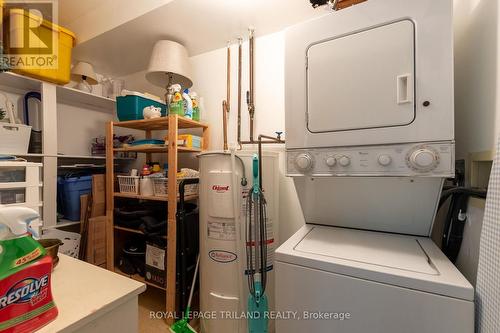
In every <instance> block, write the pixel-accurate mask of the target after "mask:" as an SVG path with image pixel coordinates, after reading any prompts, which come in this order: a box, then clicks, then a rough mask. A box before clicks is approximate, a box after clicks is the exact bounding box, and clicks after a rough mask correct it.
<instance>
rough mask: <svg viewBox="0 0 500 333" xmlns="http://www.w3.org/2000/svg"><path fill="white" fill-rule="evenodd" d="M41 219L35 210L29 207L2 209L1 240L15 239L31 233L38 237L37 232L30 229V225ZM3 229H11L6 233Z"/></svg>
mask: <svg viewBox="0 0 500 333" xmlns="http://www.w3.org/2000/svg"><path fill="white" fill-rule="evenodd" d="M38 218H40V215H39V214H38V213H37V212H36V211H35V210H33V209H31V208H27V207H2V208H0V226H1V227H2V228H1V231H2V233H1V238H3V239H6V238H14V237H18V236H22V235H24V234H26V233H30V234H32V235H33V236H35V237H38V234H37V232H36V231H35V230H34V229H33V228H31V227H30V223H31V222H33V221H34V220H36V219H38ZM3 229H9V231H10V232H6V231H5V230H3Z"/></svg>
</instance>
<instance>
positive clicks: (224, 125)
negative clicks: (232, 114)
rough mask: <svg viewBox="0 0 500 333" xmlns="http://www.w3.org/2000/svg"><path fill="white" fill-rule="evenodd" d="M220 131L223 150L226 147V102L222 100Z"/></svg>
mask: <svg viewBox="0 0 500 333" xmlns="http://www.w3.org/2000/svg"><path fill="white" fill-rule="evenodd" d="M222 131H223V139H224V150H227V149H228V146H227V102H226V101H222Z"/></svg>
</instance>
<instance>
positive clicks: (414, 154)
mask: <svg viewBox="0 0 500 333" xmlns="http://www.w3.org/2000/svg"><path fill="white" fill-rule="evenodd" d="M406 159H407V163H408V165H409V166H410V167H411V168H412V169H414V170H417V171H422V172H427V171H431V170H433V169H434V168H436V167H437V165H438V164H439V153H438V152H437V151H436V150H434V149H433V148H431V147H417V148H414V149H412V150H411V151H410V152H409V153H408V155H407V158H406Z"/></svg>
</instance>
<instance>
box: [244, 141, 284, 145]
mask: <svg viewBox="0 0 500 333" xmlns="http://www.w3.org/2000/svg"><path fill="white" fill-rule="evenodd" d="M261 143H262V144H266V145H268V144H276V143H278V144H284V143H285V141H284V140H282V141H271V140H268V141H261ZM241 144H242V145H257V144H259V140H254V141H241Z"/></svg>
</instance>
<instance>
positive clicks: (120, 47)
mask: <svg viewBox="0 0 500 333" xmlns="http://www.w3.org/2000/svg"><path fill="white" fill-rule="evenodd" d="M63 1H64V0H61V1H60V2H63ZM67 1H69V0H67ZM87 1H88V0H87ZM87 1H78V2H87ZM96 1H97V2H98V0H91V1H89V2H96ZM108 1H113V0H108ZM88 7H89V5H88V4H79V5H75V7H73V9H72V11H73V10H76V9H79V10H81V11H85V10H88ZM62 10H63V14H64V10H69V7H66V8H65V7H64V6H63V7H62ZM325 13H326V11H325V10H324V9H313V8H312V7H311V5H310V4H309V1H308V0H174V1H172V2H170V3H167V4H165V5H163V6H160V7H158V8H156V9H155V10H152V11H150V12H147V13H145V14H144V15H141V16H139V17H137V18H135V19H132V20H130V21H128V22H126V23H124V24H121V25H120V26H118V27H116V28H114V29H111V30H109V31H107V32H105V33H102V34H100V35H98V36H97V37H94V38H92V39H90V40H87V41H85V42H83V43H80V44H78V45H77V46H76V48H75V50H74V58H75V59H77V60H86V61H89V62H91V63H93V64H94V66H95V68H96V70H97V71H98V72H100V73H105V74H110V75H113V76H123V75H127V74H130V73H135V72H138V71H141V70H144V69H146V67H147V63H148V61H149V55H150V52H151V50H152V47H153V45H154V43H155V42H156V41H157V40H160V39H171V40H175V41H178V42H180V43H182V44H184V45H185V46H186V47H187V49H188V52H189V55H190V56H194V55H198V54H200V53H204V52H207V51H211V50H214V49H218V48H221V47H224V46H225V45H226V43H227V41H233V42H234V41H236V39H237V38H238V37H240V36H242V37H247V30H248V27H249V26H252V27H254V28H255V29H256V35H257V36H261V35H266V34H270V33H273V32H277V31H280V30H282V29H284V28H285V27H287V26H290V25H293V24H295V23H298V22H301V21H304V20H307V19H310V18H312V17H315V16H319V15H323V14H325ZM72 15H74V13H73V12H71V13H68V14H64V16H65V19H66V18H67V17H71V16H72Z"/></svg>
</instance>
